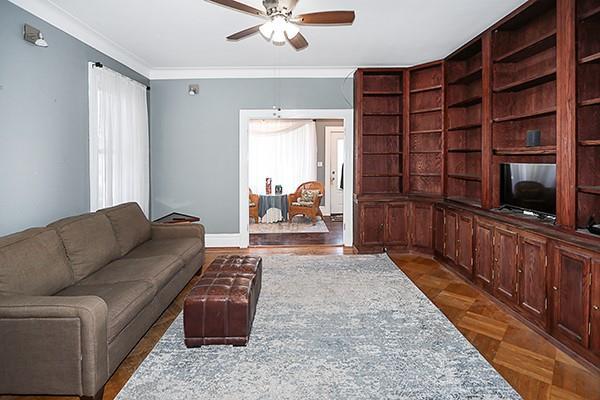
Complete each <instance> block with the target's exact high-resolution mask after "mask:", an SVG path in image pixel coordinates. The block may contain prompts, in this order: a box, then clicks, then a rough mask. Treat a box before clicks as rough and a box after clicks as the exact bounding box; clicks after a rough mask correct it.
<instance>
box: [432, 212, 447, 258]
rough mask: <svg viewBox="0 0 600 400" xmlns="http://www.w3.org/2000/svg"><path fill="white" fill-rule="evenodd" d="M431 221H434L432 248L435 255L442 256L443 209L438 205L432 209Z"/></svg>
mask: <svg viewBox="0 0 600 400" xmlns="http://www.w3.org/2000/svg"><path fill="white" fill-rule="evenodd" d="M433 221H434V232H433V235H434V244H433V250H434V251H435V253H436V255H440V256H443V255H444V235H445V232H444V209H443V208H440V207H436V208H435V209H434V211H433Z"/></svg>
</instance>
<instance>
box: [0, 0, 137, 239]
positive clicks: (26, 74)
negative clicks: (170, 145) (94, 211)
mask: <svg viewBox="0 0 600 400" xmlns="http://www.w3.org/2000/svg"><path fill="white" fill-rule="evenodd" d="M24 23H28V24H30V25H33V26H35V27H36V28H38V29H40V30H41V31H42V32H43V33H44V36H45V38H46V40H47V42H48V43H49V45H50V46H49V47H48V48H45V49H44V48H39V47H35V46H33V45H31V44H29V43H27V42H25V41H24V40H23V37H22V35H23V34H22V29H23V24H24ZM89 61H100V62H102V63H103V64H105V65H106V66H107V67H109V68H112V69H115V70H117V71H119V72H121V73H123V74H125V75H128V76H130V77H131V78H134V79H137V80H139V81H141V82H143V83H145V84H148V80H147V79H145V78H144V77H142V76H140V75H138V74H136V73H135V72H133V71H131V70H129V69H128V68H126V67H124V66H123V65H121V64H119V63H118V62H116V61H114V60H112V59H110V58H109V57H107V56H105V55H103V54H102V53H99V52H98V51H96V50H94V49H92V48H91V47H89V46H87V45H85V44H83V43H82V42H80V41H78V40H76V39H74V38H73V37H71V36H69V35H67V34H65V33H64V32H62V31H60V30H58V29H56V28H54V27H52V26H51V25H49V24H47V23H45V22H43V21H42V20H40V19H38V18H36V17H34V16H33V15H31V14H29V13H27V12H26V11H24V10H22V9H20V8H18V7H17V6H15V5H13V4H12V3H10V2H8V1H7V0H0V235H4V234H7V233H11V232H15V231H18V230H21V229H24V228H27V227H30V226H39V225H46V224H47V223H49V222H51V221H52V220H55V219H57V218H61V217H65V216H69V215H72V214H77V213H82V212H86V211H88V210H89V178H88V100H87V99H88V72H87V71H88V65H87V63H88V62H89Z"/></svg>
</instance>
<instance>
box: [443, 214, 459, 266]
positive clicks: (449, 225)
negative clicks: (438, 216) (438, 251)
mask: <svg viewBox="0 0 600 400" xmlns="http://www.w3.org/2000/svg"><path fill="white" fill-rule="evenodd" d="M457 223H458V215H457V214H456V212H455V211H452V210H446V224H445V235H444V240H445V241H444V243H445V244H446V246H445V247H446V249H445V250H444V255H445V256H446V258H447V259H449V260H451V261H453V262H455V263H456V240H457V236H456V225H457Z"/></svg>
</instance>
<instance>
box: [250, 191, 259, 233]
mask: <svg viewBox="0 0 600 400" xmlns="http://www.w3.org/2000/svg"><path fill="white" fill-rule="evenodd" d="M248 194H249V195H248V196H249V197H248V207H249V216H250V218H252V219H253V220H254V222H256V223H257V224H258V201H259V199H260V196H259V195H257V194H254V193H252V189H250V188H248Z"/></svg>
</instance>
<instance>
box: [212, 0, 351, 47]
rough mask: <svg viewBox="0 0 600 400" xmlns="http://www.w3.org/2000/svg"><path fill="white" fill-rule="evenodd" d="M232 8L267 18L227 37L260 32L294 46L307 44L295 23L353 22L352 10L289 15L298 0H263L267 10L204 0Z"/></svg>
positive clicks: (227, 0)
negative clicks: (261, 22)
mask: <svg viewBox="0 0 600 400" xmlns="http://www.w3.org/2000/svg"><path fill="white" fill-rule="evenodd" d="M207 1H209V2H211V3H216V4H220V5H222V6H225V7H229V8H233V9H234V10H237V11H241V12H244V13H247V14H250V15H255V16H257V17H260V18H264V19H266V20H267V22H265V23H263V24H260V25H256V26H253V27H251V28H248V29H244V30H243V31H240V32H238V33H234V34H233V35H230V36H228V37H227V39H228V40H236V41H237V40H241V39H244V38H246V37H248V36H251V35H254V34H255V33H258V32H260V33H261V34H262V35H263V36H264V37H265V38H267V39H268V40H273V43H274V44H277V45H282V44H285V42H286V40H287V41H288V42H290V44H291V45H292V46H293V47H294V48H295V49H296V50H303V49H305V48H306V47H308V41H307V40H306V38H305V37H304V36H303V35H302V34H301V33H300V28H299V27H298V25H351V24H352V23H353V22H354V17H355V14H354V11H322V12H313V13H308V14H299V15H295V16H294V15H292V14H293V11H294V8H295V7H296V5H297V4H298V0H263V6H264V7H265V10H266V11H261V10H258V9H256V8H254V7H251V6H248V5H246V4H243V3H240V2H238V1H235V0H207Z"/></svg>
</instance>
